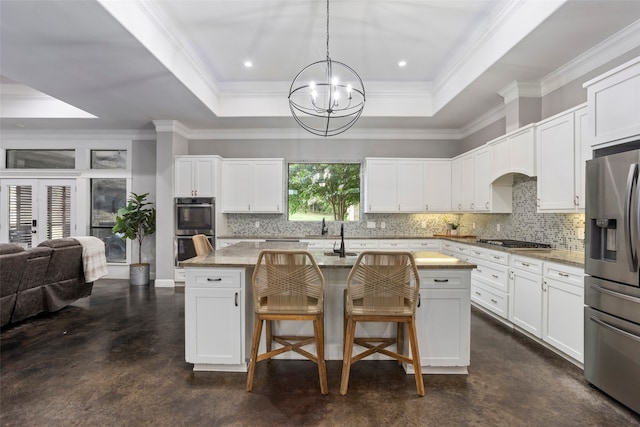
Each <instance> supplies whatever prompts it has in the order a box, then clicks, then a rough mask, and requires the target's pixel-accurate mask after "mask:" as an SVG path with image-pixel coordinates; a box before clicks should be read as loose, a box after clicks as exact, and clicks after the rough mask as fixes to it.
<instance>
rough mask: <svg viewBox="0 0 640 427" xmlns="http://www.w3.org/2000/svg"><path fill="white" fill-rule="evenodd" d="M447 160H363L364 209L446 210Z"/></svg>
mask: <svg viewBox="0 0 640 427" xmlns="http://www.w3.org/2000/svg"><path fill="white" fill-rule="evenodd" d="M450 210H451V162H450V161H449V160H431V159H391V158H390V159H380V158H369V159H365V212H448V211H450Z"/></svg>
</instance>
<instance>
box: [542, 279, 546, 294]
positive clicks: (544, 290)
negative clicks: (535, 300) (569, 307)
mask: <svg viewBox="0 0 640 427" xmlns="http://www.w3.org/2000/svg"><path fill="white" fill-rule="evenodd" d="M546 284H547V282H546V281H545V280H543V281H542V292H547V288H546V287H545V286H546Z"/></svg>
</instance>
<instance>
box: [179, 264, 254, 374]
mask: <svg viewBox="0 0 640 427" xmlns="http://www.w3.org/2000/svg"><path fill="white" fill-rule="evenodd" d="M185 270H186V283H185V359H186V361H187V362H188V363H193V364H194V367H193V370H194V371H198V370H213V369H214V368H215V370H221V371H239V372H245V371H246V369H247V368H246V366H247V365H246V360H245V348H246V342H245V341H246V340H245V337H246V330H245V305H246V304H245V295H246V292H245V290H244V289H245V269H243V268H242V269H229V268H225V269H216V268H186V269H185Z"/></svg>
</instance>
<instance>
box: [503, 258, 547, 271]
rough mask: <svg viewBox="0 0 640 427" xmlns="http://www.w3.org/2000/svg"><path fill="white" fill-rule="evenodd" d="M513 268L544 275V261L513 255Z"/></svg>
mask: <svg viewBox="0 0 640 427" xmlns="http://www.w3.org/2000/svg"><path fill="white" fill-rule="evenodd" d="M511 267H513V268H517V269H519V270H523V271H529V272H531V273H535V274H542V260H539V259H535V258H528V257H523V256H520V255H511Z"/></svg>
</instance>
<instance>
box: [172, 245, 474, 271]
mask: <svg viewBox="0 0 640 427" xmlns="http://www.w3.org/2000/svg"><path fill="white" fill-rule="evenodd" d="M307 246H308V244H307V243H305V242H239V243H236V244H234V245H231V246H228V247H226V248H222V249H217V250H215V251H213V252H211V253H209V254H207V255H203V256H197V257H194V258H190V259H188V260H185V261H182V262H180V266H182V267H253V266H255V265H256V262H257V260H258V254H259V253H260V251H261V250H263V249H278V250H307ZM310 252H311V254H312V255H313V257H314V258H315V260H316V263H317V264H318V266H319V267H324V268H351V267H352V266H353V264H354V263H355V260H356V258H357V256H353V255H351V256H346V257H344V258H340V257H339V256H336V255H326V253H327V252H326V251H310ZM413 255H414V257H415V259H416V266H417V267H418V269H438V270H440V269H461V270H472V269H474V268H476V265H475V264H472V263H468V262H465V261H460V260H459V259H457V258H453V257H450V256H447V255H443V254H441V253H438V252H414V253H413Z"/></svg>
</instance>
